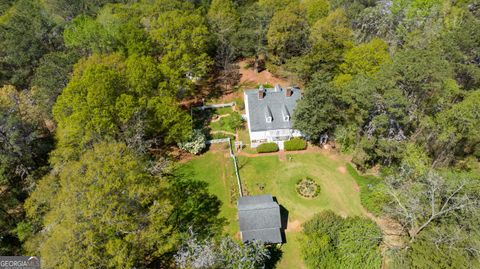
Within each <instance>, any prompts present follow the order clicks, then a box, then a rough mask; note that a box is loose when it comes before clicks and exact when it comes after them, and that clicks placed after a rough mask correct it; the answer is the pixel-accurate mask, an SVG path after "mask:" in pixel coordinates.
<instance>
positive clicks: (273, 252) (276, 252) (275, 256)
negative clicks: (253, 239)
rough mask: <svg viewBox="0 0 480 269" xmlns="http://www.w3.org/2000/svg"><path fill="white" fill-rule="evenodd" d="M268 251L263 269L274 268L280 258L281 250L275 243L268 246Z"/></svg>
mask: <svg viewBox="0 0 480 269" xmlns="http://www.w3.org/2000/svg"><path fill="white" fill-rule="evenodd" d="M268 251H269V252H270V258H269V259H268V260H267V261H266V262H265V269H274V268H276V267H277V263H278V261H280V259H281V258H282V256H283V251H282V250H281V249H280V248H279V247H278V246H276V245H271V246H269V247H268Z"/></svg>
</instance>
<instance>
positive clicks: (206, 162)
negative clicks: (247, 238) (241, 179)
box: [177, 146, 239, 236]
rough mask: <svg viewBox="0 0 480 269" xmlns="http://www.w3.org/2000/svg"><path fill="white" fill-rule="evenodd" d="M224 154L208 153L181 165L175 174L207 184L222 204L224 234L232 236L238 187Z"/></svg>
mask: <svg viewBox="0 0 480 269" xmlns="http://www.w3.org/2000/svg"><path fill="white" fill-rule="evenodd" d="M217 147H221V146H217ZM226 152H227V151H226V150H224V151H217V150H216V151H208V152H207V153H205V154H203V155H201V156H198V157H195V158H194V159H193V160H191V161H189V162H187V163H185V164H182V165H181V166H180V167H179V168H178V169H177V173H182V174H183V175H186V176H189V177H190V178H193V179H196V180H201V181H205V182H207V183H208V188H209V191H210V193H212V194H214V195H216V196H217V197H218V199H220V201H221V202H222V207H221V213H220V216H221V217H224V218H225V219H227V221H228V225H227V226H226V227H225V232H227V233H228V234H229V235H232V236H234V235H236V234H237V233H238V231H239V227H238V221H237V204H236V199H237V198H238V187H237V185H236V184H237V183H236V178H235V171H234V168H233V163H232V160H231V159H230V158H229V157H228V156H225V153H226Z"/></svg>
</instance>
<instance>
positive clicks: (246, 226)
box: [238, 195, 282, 243]
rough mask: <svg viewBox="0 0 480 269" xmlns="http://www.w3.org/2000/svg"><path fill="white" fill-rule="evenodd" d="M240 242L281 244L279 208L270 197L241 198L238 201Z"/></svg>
mask: <svg viewBox="0 0 480 269" xmlns="http://www.w3.org/2000/svg"><path fill="white" fill-rule="evenodd" d="M238 218H239V223H240V232H241V233H242V240H243V241H244V242H246V241H252V240H261V241H263V242H265V243H281V242H282V234H281V230H280V229H281V227H282V223H281V217H280V206H279V205H278V204H277V203H276V202H275V201H273V197H272V196H271V195H257V196H243V197H240V198H239V199H238Z"/></svg>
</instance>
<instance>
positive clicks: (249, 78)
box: [238, 60, 289, 87]
mask: <svg viewBox="0 0 480 269" xmlns="http://www.w3.org/2000/svg"><path fill="white" fill-rule="evenodd" d="M247 64H248V60H242V61H240V62H239V63H238V65H239V66H240V75H241V77H240V83H242V84H246V85H251V84H255V85H254V86H256V85H257V84H270V85H275V84H277V83H278V84H280V86H282V87H287V86H288V85H289V83H288V81H287V80H285V79H283V78H278V77H275V76H274V75H273V74H272V73H270V72H268V70H263V71H262V72H258V73H255V71H254V70H253V68H246V66H247Z"/></svg>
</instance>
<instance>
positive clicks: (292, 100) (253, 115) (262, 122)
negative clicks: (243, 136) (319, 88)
mask: <svg viewBox="0 0 480 269" xmlns="http://www.w3.org/2000/svg"><path fill="white" fill-rule="evenodd" d="M285 92H286V89H281V88H277V90H275V88H267V89H265V95H264V97H263V99H259V98H258V89H253V90H246V91H245V94H246V99H247V100H245V102H248V118H249V120H250V131H266V130H276V129H291V128H292V126H293V121H292V118H291V116H292V115H293V110H294V109H295V106H296V104H297V101H298V99H300V98H301V97H302V96H301V92H300V89H297V88H292V95H291V96H290V97H287V96H286V94H285ZM267 111H269V112H270V113H271V115H272V118H273V119H272V122H267V121H266V119H265V117H266V114H268V112H267ZM282 111H283V113H282ZM286 112H287V113H288V114H289V115H290V120H289V121H284V120H283V115H284V114H285V113H286Z"/></svg>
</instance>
